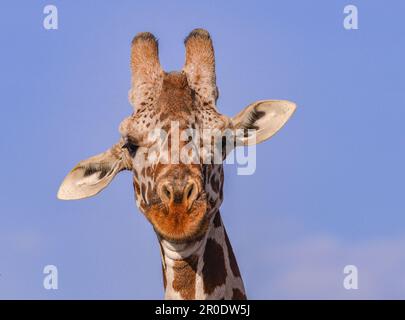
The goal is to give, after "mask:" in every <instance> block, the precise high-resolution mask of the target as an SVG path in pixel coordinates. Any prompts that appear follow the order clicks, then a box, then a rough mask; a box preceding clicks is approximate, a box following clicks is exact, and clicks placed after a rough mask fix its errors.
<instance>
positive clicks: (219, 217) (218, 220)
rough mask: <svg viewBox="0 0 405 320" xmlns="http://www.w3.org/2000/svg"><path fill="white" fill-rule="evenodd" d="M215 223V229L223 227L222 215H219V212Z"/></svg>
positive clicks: (216, 214)
mask: <svg viewBox="0 0 405 320" xmlns="http://www.w3.org/2000/svg"><path fill="white" fill-rule="evenodd" d="M213 223H214V227H215V228H218V227H220V226H222V223H221V215H220V214H219V211H217V212H216V213H215V218H214V221H213Z"/></svg>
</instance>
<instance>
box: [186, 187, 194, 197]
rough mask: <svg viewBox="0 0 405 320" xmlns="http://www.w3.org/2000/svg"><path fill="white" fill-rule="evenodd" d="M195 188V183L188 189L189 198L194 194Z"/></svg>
mask: <svg viewBox="0 0 405 320" xmlns="http://www.w3.org/2000/svg"><path fill="white" fill-rule="evenodd" d="M193 190H194V184H192V185H191V186H190V188H189V189H188V192H187V200H188V199H190V198H191V196H192V194H193Z"/></svg>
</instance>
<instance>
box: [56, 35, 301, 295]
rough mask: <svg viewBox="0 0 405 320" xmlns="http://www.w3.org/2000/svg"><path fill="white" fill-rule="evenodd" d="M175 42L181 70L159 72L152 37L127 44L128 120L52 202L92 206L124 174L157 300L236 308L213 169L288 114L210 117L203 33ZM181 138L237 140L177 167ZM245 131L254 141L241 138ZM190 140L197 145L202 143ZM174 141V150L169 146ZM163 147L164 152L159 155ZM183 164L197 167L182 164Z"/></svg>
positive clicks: (276, 104)
mask: <svg viewBox="0 0 405 320" xmlns="http://www.w3.org/2000/svg"><path fill="white" fill-rule="evenodd" d="M184 43H185V47H186V58H185V64H184V67H183V69H182V70H181V71H179V72H165V71H163V70H162V68H161V66H160V63H159V57H158V56H159V55H158V42H157V40H156V38H155V37H154V35H152V34H151V33H148V32H143V33H138V34H137V35H136V36H135V37H134V39H133V41H132V45H131V62H130V65H131V89H130V91H129V101H130V103H131V105H132V106H133V109H134V110H133V113H132V114H131V115H130V116H129V117H127V118H125V119H124V120H123V121H122V122H121V124H120V126H119V132H120V139H119V141H118V142H117V143H116V144H115V145H113V146H112V147H111V148H110V149H108V150H107V151H105V152H104V153H101V154H98V155H96V156H93V157H91V158H88V159H86V160H83V161H81V162H79V163H78V164H77V165H76V166H75V167H74V168H73V169H72V170H71V171H70V172H69V173H68V175H67V176H66V177H65V179H64V180H63V182H62V184H61V186H60V188H59V191H58V198H59V199H62V200H73V199H82V198H87V197H91V196H93V195H96V194H97V193H99V192H100V191H101V190H103V189H104V188H105V187H107V185H108V184H109V183H110V182H111V181H112V179H113V178H114V177H115V176H116V175H117V174H118V173H119V172H121V171H124V170H129V171H131V172H132V173H133V186H134V190H135V199H136V204H137V206H138V208H139V210H140V211H141V213H142V214H143V215H145V217H146V218H147V220H148V221H149V222H150V223H151V225H152V227H153V229H154V231H155V232H156V235H157V238H158V241H159V246H160V254H161V259H162V261H161V263H162V272H163V286H164V298H165V299H241V300H242V299H246V293H245V288H244V284H243V280H242V277H241V273H240V270H239V267H238V264H237V262H236V258H235V255H234V252H233V249H232V246H231V244H230V241H229V238H228V235H227V232H226V230H225V227H224V224H223V221H222V218H221V215H220V210H219V209H220V206H221V203H222V200H223V183H224V172H223V163H222V160H224V159H225V157H226V156H227V154H228V153H229V150H231V149H232V148H235V147H236V146H238V145H252V144H257V143H260V142H262V141H264V140H267V139H268V138H270V137H271V136H273V135H274V134H275V133H276V132H277V131H278V130H279V129H280V128H281V127H282V126H284V124H285V123H286V122H287V120H288V119H289V118H290V116H291V115H292V114H293V112H294V111H295V108H296V106H295V104H294V103H293V102H290V101H287V100H262V101H257V102H255V103H252V104H250V105H249V106H247V107H246V108H245V109H244V110H242V111H241V112H240V113H238V114H237V115H236V116H234V117H228V116H225V115H223V114H221V113H219V112H218V109H217V107H216V102H217V99H218V94H219V92H218V88H217V86H216V73H215V57H214V49H213V43H212V40H211V36H210V34H209V33H208V32H207V31H206V30H203V29H195V30H193V31H192V32H191V33H190V34H189V35H188V36H187V37H186V39H185V41H184ZM173 124H176V125H173ZM156 129H162V130H164V132H166V133H167V135H166V136H165V137H164V138H162V139H161V140H162V141H164V142H163V144H158V146H159V147H158V148H156V147H155V148H154V146H155V145H154V144H153V143H152V142H153V141H152V140H151V138H150V134H151V132H155V131H156ZM188 129H193V130H194V132H197V133H201V132H202V131H204V130H205V129H212V130H216V131H217V132H220V137H222V140H221V141H223V133H224V132H225V131H226V130H228V132H231V133H232V134H233V135H234V136H236V134H235V132H236V131H237V130H239V131H242V132H243V134H242V135H239V136H237V139H236V140H235V142H234V143H232V144H231V147H230V148H224V145H223V144H221V145H220V146H218V144H216V143H215V142H212V140H209V141H208V145H209V146H210V147H212V148H208V149H204V150H205V153H204V154H205V155H207V156H208V158H207V159H211V160H208V161H204V162H203V161H201V160H202V156H201V154H199V153H198V150H199V149H198V148H196V149H194V150H197V152H192V151H190V150H188V151H187V152H185V153H184V154H183V156H184V157H183V158H185V161H177V162H176V161H174V158H176V152H172V151H173V150H177V151H178V150H180V149H182V148H184V147H186V146H187V144H189V143H190V136H189V137H188V138H187V139H178V140H172V138H173V137H175V136H176V135H178V134H179V133H178V132H184V131H187V130H188ZM176 130H177V131H176ZM251 130H253V131H254V133H255V135H254V139H251V136H250V135H249V134H247V132H248V131H251ZM169 138H170V139H169ZM199 139H200V140H203V141H205V140H206V139H205V138H204V135H201V136H200V138H199ZM204 139H205V140H204ZM208 139H211V137H210V138H208ZM173 141H177V145H176V146H175V142H173ZM215 141H216V140H215ZM205 142H207V141H205ZM225 145H226V146H228V144H227V142H225ZM163 147H166V148H167V150H168V151H169V153H164V152H163V151H162V150H163ZM151 149H155V150H154V151H155V154H154V155H155V156H154V157H150V151H151ZM201 150H202V149H201ZM207 150H208V151H207ZM213 150H214V151H215V150H217V151H218V152H219V153H220V154H221V159H220V160H221V161H220V162H215V161H212V157H211V158H210V156H212V152H213ZM201 153H203V151H202V152H201ZM163 154H165V156H163ZM191 158H193V159H194V160H195V159H197V161H194V162H193V161H188V160H190V159H191ZM204 159H205V158H204ZM163 160H165V161H163ZM205 160H206V159H205Z"/></svg>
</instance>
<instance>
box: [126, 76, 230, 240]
mask: <svg viewBox="0 0 405 320" xmlns="http://www.w3.org/2000/svg"><path fill="white" fill-rule="evenodd" d="M162 82H163V83H162V88H161V90H160V94H159V96H157V97H155V99H156V103H155V104H154V105H153V110H148V108H147V107H146V105H145V107H144V108H140V109H138V110H137V111H136V112H135V113H134V114H133V115H131V116H130V117H128V118H127V119H125V120H124V121H123V122H122V123H121V125H120V132H121V135H122V140H123V141H124V145H123V147H124V148H123V149H126V157H127V159H130V160H129V161H130V163H131V168H132V171H133V184H134V190H135V194H136V202H137V205H138V207H139V209H140V210H141V211H142V212H143V213H144V214H145V216H146V218H147V219H148V220H149V221H150V222H151V223H152V225H153V227H154V229H155V231H156V232H157V233H158V234H159V236H161V237H162V238H164V239H166V240H169V241H175V242H183V241H189V240H194V239H196V238H199V237H201V236H202V235H204V233H205V232H206V231H207V227H208V224H209V222H210V219H211V218H212V214H213V213H214V212H215V209H218V208H219V206H220V204H221V201H222V186H223V169H222V163H218V161H217V163H215V161H214V154H216V155H217V154H218V155H220V157H221V159H222V158H223V156H224V154H223V152H224V151H223V148H222V144H219V143H216V142H218V141H220V142H222V135H220V134H221V132H222V130H223V129H224V128H228V127H229V119H228V118H227V117H225V116H223V115H221V114H219V113H218V112H216V111H215V110H214V109H209V110H207V111H202V110H203V109H202V107H203V106H202V105H201V104H200V102H199V101H198V99H196V93H195V91H194V90H193V89H192V88H190V86H189V85H188V80H187V76H186V74H185V73H184V72H172V73H165V74H163V80H162ZM211 132H212V133H215V135H214V134H212V135H211V134H210V133H211ZM219 137H221V138H220V139H218V138H219ZM214 138H216V139H214ZM210 139H211V140H210Z"/></svg>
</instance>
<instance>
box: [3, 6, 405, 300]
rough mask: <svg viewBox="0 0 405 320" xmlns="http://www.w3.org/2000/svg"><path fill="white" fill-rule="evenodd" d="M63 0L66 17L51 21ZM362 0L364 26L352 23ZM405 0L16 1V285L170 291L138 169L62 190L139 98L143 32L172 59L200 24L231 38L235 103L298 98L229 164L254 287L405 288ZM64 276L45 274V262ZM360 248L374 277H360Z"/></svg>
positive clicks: (10, 137)
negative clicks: (103, 182)
mask: <svg viewBox="0 0 405 320" xmlns="http://www.w3.org/2000/svg"><path fill="white" fill-rule="evenodd" d="M47 4H54V5H56V6H57V8H58V11H59V29H58V30H51V31H47V30H45V29H44V28H43V26H42V21H43V18H44V14H43V13H42V11H43V8H44V6H45V5H47ZM347 4H354V5H356V6H357V7H358V11H359V30H352V31H348V30H345V29H344V28H343V25H342V23H343V19H344V14H343V8H344V6H345V5H347ZM403 12H405V4H404V2H402V1H390V2H386V1H381V0H379V1H372V2H371V1H360V0H358V1H355V0H353V1H339V0H336V1H288V0H287V1H286V0H284V1H256V2H255V1H252V2H249V3H247V2H246V1H232V2H230V1H222V2H220V3H219V2H218V1H204V2H201V1H200V2H190V1H170V2H168V1H142V2H141V1H120V2H119V3H118V2H116V1H103V2H101V1H81V2H79V1H53V2H48V1H30V2H27V1H10V0H9V1H2V2H1V4H0V16H1V19H0V36H1V39H2V43H1V50H0V57H1V59H0V70H1V74H0V88H1V89H0V90H1V114H2V120H3V121H2V125H1V126H0V133H1V134H0V143H1V150H2V157H1V159H2V160H1V163H2V168H3V178H2V179H1V180H0V219H1V222H0V274H1V275H0V298H7V299H9V298H38V299H61V298H78V299H86V298H102V299H104V298H113V299H115V298H124V299H147V298H162V297H163V290H162V279H161V266H160V256H159V249H158V243H157V240H156V236H155V234H154V233H153V230H152V228H151V226H150V225H149V223H148V222H147V221H146V219H145V218H144V217H143V216H142V215H141V214H140V213H139V211H138V209H137V208H136V207H135V202H134V198H133V190H132V182H131V175H130V173H122V174H120V175H119V176H118V177H117V178H116V179H115V180H114V181H113V183H112V184H111V185H110V186H109V188H108V189H106V190H105V191H103V192H102V193H101V194H100V195H98V196H97V197H94V198H91V199H87V200H82V201H75V202H62V201H58V200H57V199H56V192H57V189H58V187H59V184H60V182H61V181H62V179H63V177H64V176H65V174H66V173H67V172H68V171H69V170H70V169H71V168H72V167H73V166H74V165H75V164H76V163H77V162H78V161H79V160H81V159H84V158H87V157H89V156H91V155H94V154H96V153H99V152H101V151H103V150H105V149H107V148H109V147H110V146H111V145H112V144H113V143H115V142H116V141H117V139H118V138H119V135H118V124H119V122H120V121H121V120H122V119H123V118H124V117H126V116H127V115H129V114H130V112H131V107H130V105H129V103H128V100H127V92H128V89H129V85H130V74H129V50H130V42H131V39H132V37H133V36H134V35H135V34H136V33H137V32H140V31H150V32H152V33H154V34H155V35H156V36H157V37H158V38H159V39H160V60H161V63H162V65H163V67H164V68H165V69H166V70H176V69H180V68H181V67H182V65H183V61H184V47H183V42H182V41H183V39H184V37H185V36H186V35H187V34H188V32H190V31H191V30H192V29H194V28H196V27H203V28H205V29H207V30H209V32H210V33H211V35H212V37H213V39H214V45H215V50H216V61H217V82H218V86H219V88H220V99H219V101H218V107H219V109H220V110H221V111H222V112H223V113H224V114H227V115H230V116H232V115H235V114H236V113H238V112H239V111H240V110H241V109H242V108H244V107H245V106H246V105H248V104H249V103H251V102H254V101H256V100H261V99H272V98H273V99H289V100H292V101H295V102H296V103H297V105H298V110H297V112H296V113H295V115H294V116H293V118H292V119H291V120H290V121H289V122H288V124H287V125H286V127H285V128H283V130H282V131H281V132H280V133H279V134H277V135H276V136H275V137H274V138H273V139H271V140H269V141H267V142H265V143H263V144H261V145H259V146H258V148H257V169H256V173H255V174H254V175H252V176H238V175H237V174H236V167H234V166H228V165H227V166H226V181H225V201H224V204H223V206H222V210H221V211H222V216H223V220H224V222H225V225H226V227H227V230H228V233H229V235H230V238H231V242H232V245H233V247H234V250H235V252H236V256H237V259H238V263H239V265H240V268H241V271H242V274H243V277H244V281H245V285H246V289H247V293H248V296H249V297H250V298H258V299H280V298H292V299H296V298H308V299H311V298H345V299H358V298H382V299H387V298H402V299H404V298H405V271H404V270H405V233H404V231H405V203H404V181H405V170H404V163H405V139H404V138H405V134H404V129H403V128H404V125H403V121H404V120H403V119H404V118H405V90H404V89H405V79H404V74H405V66H404V61H403V59H404V57H405V40H404V36H403V32H404V29H405V25H404V21H403ZM48 264H53V265H56V266H57V267H58V271H59V289H58V290H50V291H49V290H45V289H44V288H43V286H42V281H43V277H44V275H43V274H42V269H43V268H44V266H45V265H48ZM351 264H353V265H356V266H357V267H358V270H359V289H358V290H345V289H344V288H343V278H344V274H343V268H344V266H345V265H351Z"/></svg>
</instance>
